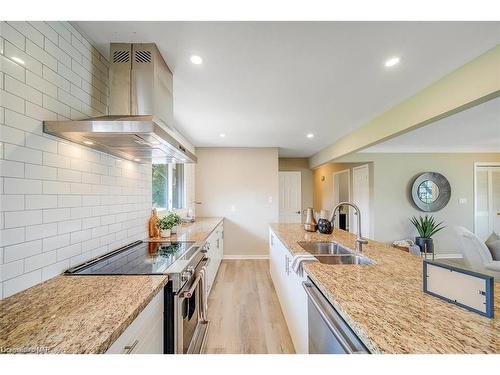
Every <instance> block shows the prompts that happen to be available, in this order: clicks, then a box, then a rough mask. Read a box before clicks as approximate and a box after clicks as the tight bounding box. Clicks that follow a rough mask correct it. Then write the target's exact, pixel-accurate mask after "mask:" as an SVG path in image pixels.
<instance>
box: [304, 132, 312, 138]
mask: <svg viewBox="0 0 500 375" xmlns="http://www.w3.org/2000/svg"><path fill="white" fill-rule="evenodd" d="M306 137H307V138H314V134H313V133H308V134H307V135H306Z"/></svg>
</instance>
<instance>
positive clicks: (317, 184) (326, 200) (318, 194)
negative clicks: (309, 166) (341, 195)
mask: <svg viewBox="0 0 500 375" xmlns="http://www.w3.org/2000/svg"><path fill="white" fill-rule="evenodd" d="M356 165H357V164H355V163H331V164H325V165H322V166H321V167H319V168H316V169H314V170H313V207H314V211H319V210H321V209H327V210H331V209H332V208H333V173H335V172H339V171H342V170H344V169H350V168H352V167H354V166H356ZM323 177H324V180H323Z"/></svg>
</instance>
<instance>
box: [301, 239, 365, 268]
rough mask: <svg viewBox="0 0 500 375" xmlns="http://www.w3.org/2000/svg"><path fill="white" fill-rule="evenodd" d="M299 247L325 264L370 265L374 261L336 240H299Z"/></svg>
mask: <svg viewBox="0 0 500 375" xmlns="http://www.w3.org/2000/svg"><path fill="white" fill-rule="evenodd" d="M298 244H299V245H300V247H302V248H303V249H304V250H305V251H307V252H308V253H310V254H311V255H314V257H315V258H316V259H318V260H319V261H320V262H321V263H325V264H357V265H361V266H371V265H373V264H375V262H374V261H373V260H371V259H368V258H366V257H364V256H361V255H356V254H354V252H353V251H352V250H351V249H349V248H347V247H345V246H343V245H341V244H339V243H337V242H299V243H298Z"/></svg>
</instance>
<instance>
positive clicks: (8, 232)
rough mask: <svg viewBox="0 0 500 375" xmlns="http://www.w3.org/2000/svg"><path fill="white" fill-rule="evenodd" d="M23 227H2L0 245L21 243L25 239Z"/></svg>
mask: <svg viewBox="0 0 500 375" xmlns="http://www.w3.org/2000/svg"><path fill="white" fill-rule="evenodd" d="M25 238H26V237H25V229H24V228H12V229H2V230H0V246H9V245H14V244H18V243H21V242H23V241H24V240H25ZM6 250H7V248H5V249H4V262H6V261H7V260H6V259H5V251H6Z"/></svg>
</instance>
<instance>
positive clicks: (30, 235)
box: [26, 223, 57, 240]
mask: <svg viewBox="0 0 500 375" xmlns="http://www.w3.org/2000/svg"><path fill="white" fill-rule="evenodd" d="M56 234H57V224H56V223H52V224H41V225H34V226H31V227H26V240H37V239H41V238H46V237H51V236H55V235H56Z"/></svg>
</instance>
